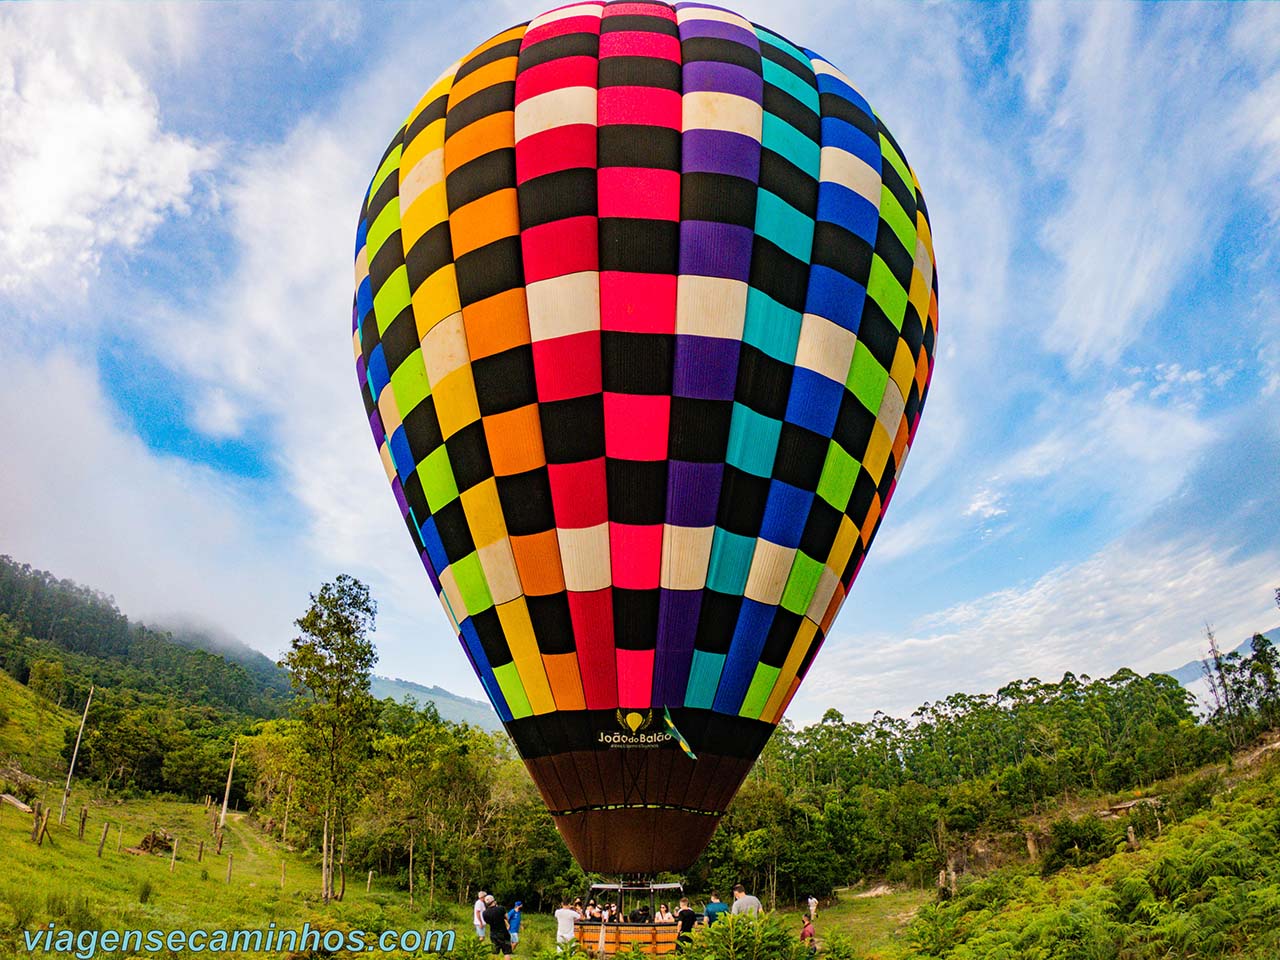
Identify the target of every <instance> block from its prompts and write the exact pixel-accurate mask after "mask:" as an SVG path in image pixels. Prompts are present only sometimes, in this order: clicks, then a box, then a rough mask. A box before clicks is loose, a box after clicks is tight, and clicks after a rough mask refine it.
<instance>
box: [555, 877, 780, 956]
mask: <svg viewBox="0 0 1280 960" xmlns="http://www.w3.org/2000/svg"><path fill="white" fill-rule="evenodd" d="M762 909H763V908H762V907H761V905H760V901H759V900H758V899H757V898H756V897H754V896H752V895H751V894H749V893H747V891H746V888H745V887H743V886H742V884H738V885H737V886H736V887H734V888H733V906H732V907H730V905H729V904H727V903H724V902H723V901H721V899H720V897H719V895H718V894H716V893H715V892H714V891H713V892H712V894H711V900H710V902H708V903H707V906H706V909H705V910H703V912H702V913H701V914H699V913H698V912H697V911H695V910H694V909H693V908H692V907H691V906H690V905H689V898H688V897H681V898H680V903H679V905H678V909H677V910H676V912H675V913H672V912H671V908H670V906H669V905H668V904H665V903H660V904H659V905H658V909H657V911H656V912H654V913H652V914H651V913H650V911H649V905H648V904H643V903H642V904H640V906H638V907H636V908H635V909H634V910H632V911H631V913H629V914H627V915H626V916H625V917H624V916H623V915H622V911H621V909H619V907H618V905H617V904H616V903H605V904H598V903H596V901H595V900H594V899H593V900H588V901H587V902H586V903H585V904H584V903H583V902H582V900H581V899H575V900H565V901H564V902H562V903H561V904H560V909H559V910H557V911H556V943H557V944H565V943H568V942H569V941H570V940H573V939H574V924H576V923H578V922H579V921H588V922H592V923H622V922H624V921H625V922H626V923H658V924H667V923H669V924H674V925H678V926H679V933H678V934H677V940H678V941H687V940H688V939H689V938H690V935H691V934H692V933H693V928H694V927H695V926H697V925H698V924H699V923H705V924H707V925H710V924H713V923H715V922H716V920H717V919H719V917H720V915H721V914H723V913H726V912H730V911H731V912H733V913H752V914H755V913H759V912H760V911H761V910H762Z"/></svg>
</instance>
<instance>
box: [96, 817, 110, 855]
mask: <svg viewBox="0 0 1280 960" xmlns="http://www.w3.org/2000/svg"><path fill="white" fill-rule="evenodd" d="M110 830H111V824H109V823H104V824H103V825H102V836H101V837H99V838H98V859H99V860H101V859H102V845H103V844H104V843H106V842H107V833H108V832H109V831H110Z"/></svg>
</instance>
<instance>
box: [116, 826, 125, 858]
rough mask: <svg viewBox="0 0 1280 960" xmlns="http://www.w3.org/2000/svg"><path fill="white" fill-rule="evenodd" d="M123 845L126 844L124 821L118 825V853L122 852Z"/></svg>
mask: <svg viewBox="0 0 1280 960" xmlns="http://www.w3.org/2000/svg"><path fill="white" fill-rule="evenodd" d="M123 845H124V822H123V821H121V822H120V823H119V824H118V825H117V826H116V853H119V852H120V848H121V846H123Z"/></svg>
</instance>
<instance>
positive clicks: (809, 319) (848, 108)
mask: <svg viewBox="0 0 1280 960" xmlns="http://www.w3.org/2000/svg"><path fill="white" fill-rule="evenodd" d="M356 285H357V292H356V297H355V309H354V344H353V345H354V348H355V354H356V366H357V372H358V375H359V381H360V389H361V391H362V393H363V395H364V401H365V406H366V409H367V412H368V415H369V423H370V426H371V427H372V430H373V435H374V439H375V441H376V442H377V445H378V449H379V452H380V454H381V457H382V463H383V466H384V468H385V469H386V473H387V477H388V479H389V480H390V482H391V486H392V489H393V492H394V494H395V498H396V500H397V502H398V504H399V506H400V509H401V511H402V513H403V514H404V517H405V520H406V523H407V525H408V528H409V533H410V536H411V537H412V538H413V542H414V546H415V548H416V549H417V551H418V553H419V555H420V556H421V558H422V562H423V565H424V566H425V567H426V570H427V573H428V575H429V576H430V578H431V581H432V584H433V586H434V587H435V588H436V591H437V593H438V594H439V596H440V599H441V602H442V604H443V606H444V608H445V612H446V614H447V615H448V617H449V620H450V623H451V624H452V626H453V627H454V629H455V630H456V631H457V632H458V635H459V637H460V638H461V641H462V644H463V647H464V649H465V650H466V653H467V656H468V657H469V659H470V661H471V663H472V665H473V666H474V668H475V670H476V673H477V675H478V676H479V677H480V680H481V682H482V683H483V685H484V688H485V690H486V691H487V692H488V695H489V697H490V699H491V700H492V702H493V705H494V707H495V709H496V710H497V711H498V714H499V715H500V717H501V718H502V720H503V722H504V723H505V725H506V728H507V730H508V731H509V732H510V734H511V737H512V738H513V740H514V742H515V744H516V746H517V748H518V750H519V751H520V754H521V756H522V757H523V758H524V760H525V762H526V764H527V765H528V767H529V770H530V772H531V773H532V775H533V778H534V780H535V781H536V782H537V784H538V787H539V789H540V790H541V792H542V795H543V797H544V799H545V800H546V803H547V805H548V807H549V808H550V810H551V812H552V814H553V816H554V817H555V819H556V822H557V825H558V827H559V828H560V830H561V833H562V834H563V836H564V837H565V839H566V841H567V843H568V844H569V847H570V849H571V850H572V852H573V854H574V855H575V857H576V858H577V859H578V862H579V863H580V864H581V865H582V867H583V868H584V869H586V870H591V871H602V872H606V871H607V872H614V873H619V872H621V873H652V872H656V871H660V870H681V869H684V868H686V867H687V866H689V865H690V864H691V863H692V862H693V861H694V860H695V859H696V858H697V856H698V855H699V853H700V852H701V851H702V849H703V847H704V846H705V844H706V842H707V840H708V839H709V838H710V836H711V833H712V831H713V830H714V829H715V826H716V823H717V822H718V820H719V817H720V815H721V814H722V813H723V812H724V810H725V809H726V807H727V806H728V804H729V802H730V800H731V799H732V797H733V795H734V793H735V791H736V790H737V788H738V786H739V784H740V783H741V781H742V779H743V778H744V777H745V776H746V774H747V772H748V770H749V769H750V767H751V764H752V763H753V761H754V759H755V757H756V756H757V755H758V754H759V752H760V750H761V749H762V747H763V746H764V744H765V742H766V741H767V740H768V737H769V735H770V733H771V732H772V730H773V728H774V726H775V725H776V724H777V723H778V721H779V720H780V719H781V717H782V715H783V712H784V711H785V710H786V708H787V705H788V703H789V702H790V700H791V698H792V696H793V695H794V694H795V691H796V688H797V687H798V685H799V684H800V681H801V680H802V679H803V677H804V676H805V674H806V672H807V671H808V669H809V667H810V664H811V663H812V661H813V657H814V654H815V653H816V652H817V650H818V648H819V647H820V646H821V644H822V640H823V637H824V636H825V635H826V633H827V631H828V630H829V629H830V626H831V623H832V621H833V619H834V618H835V616H836V613H837V611H838V610H839V608H840V606H841V603H842V602H843V600H844V598H845V596H846V595H847V593H848V590H849V587H850V584H851V583H852V581H853V579H854V577H855V576H856V575H857V572H858V569H859V567H860V565H861V563H862V560H863V558H864V556H865V555H866V551H867V549H868V547H869V546H870V544H871V541H872V538H873V537H874V536H875V533H876V531H877V529H878V528H879V525H880V520H881V517H882V516H883V512H884V509H885V507H886V506H887V504H888V502H889V499H890V498H891V496H892V495H893V490H894V484H895V483H896V481H897V477H898V473H899V471H900V470H901V468H902V464H903V462H904V460H905V458H906V455H907V451H908V450H909V448H910V446H911V442H912V439H913V436H914V433H915V430H916V426H917V424H918V422H919V417H920V411H921V408H922V406H923V404H924V399H925V395H926V393H927V390H928V384H929V378H930V375H931V373H932V368H933V353H934V338H935V335H936V330H937V295H936V290H937V279H936V271H935V265H934V257H933V247H932V239H931V235H930V230H929V220H928V216H927V214H926V211H925V206H924V200H923V198H922V196H921V193H920V189H919V185H918V183H917V182H916V178H915V175H914V174H913V172H912V171H911V168H910V167H909V166H908V165H907V164H906V161H905V159H904V156H903V154H902V151H901V150H900V149H899V148H898V146H897V144H896V143H895V141H894V139H893V138H892V136H890V134H889V131H888V130H887V129H886V128H885V126H884V124H883V123H882V122H881V121H880V119H879V118H878V117H877V116H876V114H875V113H874V112H873V111H872V109H871V107H870V106H869V105H868V104H867V102H866V101H865V100H864V99H863V97H862V96H861V95H860V94H859V93H858V92H857V91H856V90H855V89H854V87H853V86H852V84H851V83H850V82H849V81H848V80H847V79H846V78H845V76H844V75H843V74H842V73H841V72H840V71H839V70H837V69H836V68H835V67H834V66H832V65H831V64H830V63H828V62H827V61H825V60H823V59H822V58H821V57H820V56H818V55H817V54H815V53H813V52H812V51H809V50H806V49H803V48H801V47H798V46H795V45H793V44H792V43H790V42H789V41H787V40H785V39H784V38H782V37H781V36H779V35H778V34H776V33H774V32H772V31H770V30H768V29H766V28H764V27H760V26H757V25H755V24H752V23H750V22H748V21H747V20H745V19H743V18H741V17H739V16H737V15H736V14H733V13H730V12H727V11H725V10H723V9H721V8H718V7H713V6H706V5H702V4H697V3H680V4H676V5H675V6H668V5H667V4H665V3H651V2H617V3H605V4H600V3H583V4H577V5H574V6H570V7H565V8H562V9H560V10H556V11H552V12H550V13H547V14H544V15H542V16H539V17H535V18H534V19H533V20H531V21H530V22H528V23H527V24H522V25H520V26H517V27H513V28H512V29H510V30H507V31H505V32H503V33H500V34H498V35H497V36H495V37H494V38H493V39H491V40H489V41H487V42H485V43H483V44H481V45H480V46H479V47H477V48H476V49H475V50H473V51H472V52H471V53H470V54H468V55H467V56H466V57H464V58H463V59H462V60H461V61H459V63H457V64H455V65H454V66H452V67H450V68H449V69H448V70H447V71H446V72H445V73H444V74H443V75H442V76H441V78H440V79H439V80H437V81H436V82H435V84H433V85H432V86H431V88H430V89H429V90H428V91H427V93H426V95H425V96H423V98H422V100H421V101H420V102H419V103H418V105H417V106H416V107H415V108H414V109H413V111H412V112H411V113H410V114H409V116H408V118H407V119H406V121H405V123H404V125H403V126H402V127H401V129H400V130H399V131H398V132H397V133H396V135H395V136H394V138H393V139H392V141H391V144H390V146H389V147H388V149H387V151H386V154H385V155H384V158H383V160H382V162H381V164H380V165H379V167H378V170H377V172H376V174H375V176H374V178H373V180H372V183H371V184H370V187H369V190H368V193H367V196H366V200H365V204H364V208H363V210H362V213H361V217H360V224H359V230H358V235H357V244H356Z"/></svg>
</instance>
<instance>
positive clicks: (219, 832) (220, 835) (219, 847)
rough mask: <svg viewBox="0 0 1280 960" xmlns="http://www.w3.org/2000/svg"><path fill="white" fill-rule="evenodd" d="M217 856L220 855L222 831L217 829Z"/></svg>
mask: <svg viewBox="0 0 1280 960" xmlns="http://www.w3.org/2000/svg"><path fill="white" fill-rule="evenodd" d="M217 853H218V856H222V831H221V830H219V831H218V850H217Z"/></svg>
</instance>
